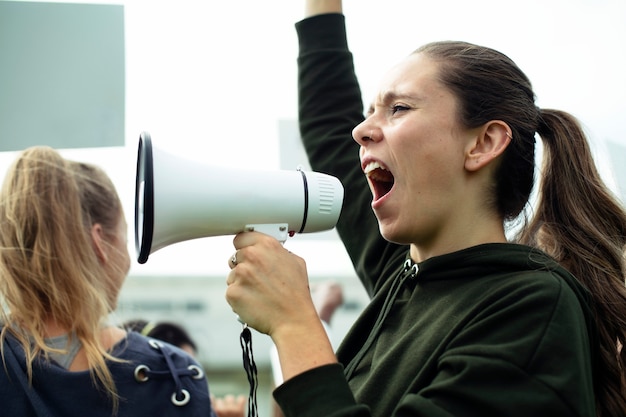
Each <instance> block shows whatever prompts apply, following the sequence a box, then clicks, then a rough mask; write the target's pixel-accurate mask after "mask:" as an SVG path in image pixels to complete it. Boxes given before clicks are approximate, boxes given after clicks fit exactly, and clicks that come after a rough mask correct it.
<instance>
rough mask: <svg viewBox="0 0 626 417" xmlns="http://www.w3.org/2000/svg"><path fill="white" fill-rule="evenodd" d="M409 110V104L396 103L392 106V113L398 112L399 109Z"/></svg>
mask: <svg viewBox="0 0 626 417" xmlns="http://www.w3.org/2000/svg"><path fill="white" fill-rule="evenodd" d="M407 110H409V108H408V107H407V106H403V105H401V104H396V105H395V106H392V107H391V113H392V114H396V113H397V112H399V111H407Z"/></svg>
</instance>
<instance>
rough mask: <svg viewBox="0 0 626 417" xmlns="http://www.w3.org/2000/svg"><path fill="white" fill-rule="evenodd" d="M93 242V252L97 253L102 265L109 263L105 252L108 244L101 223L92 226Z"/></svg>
mask: <svg viewBox="0 0 626 417" xmlns="http://www.w3.org/2000/svg"><path fill="white" fill-rule="evenodd" d="M91 241H92V243H93V250H94V251H95V252H96V256H97V257H98V260H99V261H100V262H101V263H104V262H106V261H107V252H106V250H105V246H106V242H105V241H104V231H103V230H102V225H101V224H100V223H94V224H93V226H91Z"/></svg>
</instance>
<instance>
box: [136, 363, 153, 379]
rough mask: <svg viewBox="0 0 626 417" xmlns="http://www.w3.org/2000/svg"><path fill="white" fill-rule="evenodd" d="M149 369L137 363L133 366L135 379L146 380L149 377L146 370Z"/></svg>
mask: <svg viewBox="0 0 626 417" xmlns="http://www.w3.org/2000/svg"><path fill="white" fill-rule="evenodd" d="M149 371H150V368H148V367H147V366H146V365H138V366H137V367H136V368H135V380H136V381H138V382H146V381H147V380H148V379H149V378H148V375H147V372H149Z"/></svg>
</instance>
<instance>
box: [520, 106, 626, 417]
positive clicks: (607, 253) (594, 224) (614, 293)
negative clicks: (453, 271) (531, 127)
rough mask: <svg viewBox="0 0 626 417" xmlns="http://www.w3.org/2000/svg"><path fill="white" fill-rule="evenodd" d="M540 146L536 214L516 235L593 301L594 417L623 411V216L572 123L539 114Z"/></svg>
mask: <svg viewBox="0 0 626 417" xmlns="http://www.w3.org/2000/svg"><path fill="white" fill-rule="evenodd" d="M537 133H538V134H539V135H540V136H541V138H542V140H543V143H544V157H543V166H542V177H541V179H540V187H539V193H538V194H539V199H538V202H537V206H536V209H535V210H536V211H535V215H534V216H533V218H532V220H531V221H530V223H529V224H528V226H527V227H526V228H525V230H523V231H522V232H521V234H520V236H519V240H520V242H521V243H525V244H528V245H531V246H535V247H538V248H540V249H542V250H544V251H545V252H547V253H548V254H550V255H551V256H553V257H554V258H556V260H557V261H558V262H559V263H561V264H562V265H563V266H565V267H566V268H567V269H568V270H569V271H570V272H571V273H572V274H573V275H574V276H575V277H576V278H577V279H578V280H579V281H580V282H581V283H582V284H583V285H584V286H586V287H587V289H588V290H589V292H590V293H591V296H592V298H593V305H594V308H595V314H594V316H595V322H596V326H597V331H598V338H599V351H598V354H599V363H598V364H597V367H596V369H594V380H595V381H594V386H595V389H596V404H598V416H609V415H611V416H613V415H622V414H623V413H624V410H626V377H625V374H626V369H625V368H624V367H625V364H626V350H625V351H621V352H620V351H619V350H620V349H618V346H621V345H623V344H624V341H625V340H626V286H625V282H624V276H625V272H626V269H625V264H624V249H625V245H626V213H625V212H624V209H623V208H622V206H621V204H620V203H619V202H618V200H617V199H616V198H615V197H614V196H613V194H612V193H611V191H610V190H609V189H608V188H607V187H606V185H605V184H604V183H603V181H602V179H601V177H600V175H599V173H598V171H597V169H596V166H595V164H594V161H593V157H592V154H591V150H590V148H589V144H588V142H587V140H586V137H585V134H584V133H583V130H582V128H581V126H580V125H579V123H578V121H577V120H576V119H575V118H574V117H573V116H572V115H570V114H568V113H565V112H562V111H558V110H541V111H540V118H539V125H538V129H537Z"/></svg>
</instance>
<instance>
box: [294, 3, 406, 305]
mask: <svg viewBox="0 0 626 417" xmlns="http://www.w3.org/2000/svg"><path fill="white" fill-rule="evenodd" d="M306 4H307V7H306V10H307V16H309V17H308V18H306V19H304V20H302V21H300V22H298V24H297V25H296V29H297V31H298V39H299V46H300V53H299V56H298V98H299V123H300V134H301V137H302V142H303V144H304V148H305V150H306V152H307V155H308V157H309V162H310V164H311V167H312V168H313V169H314V170H316V171H320V172H325V173H328V174H331V175H334V176H336V177H337V178H339V179H340V180H341V182H342V184H343V186H344V189H345V197H344V205H343V210H342V213H341V216H340V218H339V221H338V223H337V231H338V232H339V235H340V237H341V239H342V241H343V243H344V245H345V247H346V250H347V252H348V254H349V255H350V258H351V260H352V263H353V265H354V267H355V270H356V271H357V274H358V275H359V278H360V279H361V281H362V282H363V284H364V286H365V289H366V290H367V291H368V293H370V294H373V293H374V292H375V291H376V289H377V288H378V286H379V283H378V281H377V280H378V277H380V276H383V275H384V274H383V271H382V270H381V269H382V266H383V265H385V264H387V262H386V261H388V260H389V259H390V258H391V257H394V256H395V257H398V256H403V255H401V253H404V248H402V247H399V246H397V245H393V244H390V243H389V242H387V241H385V240H384V239H383V238H382V236H381V235H380V233H379V230H378V222H377V220H376V217H375V216H374V213H373V212H372V209H371V201H372V194H371V192H370V190H369V186H368V184H367V181H366V179H365V176H364V174H363V172H362V171H361V167H360V161H359V145H358V144H357V143H356V142H355V141H354V140H353V139H352V129H353V128H354V127H355V126H356V125H358V124H359V123H361V122H362V121H363V118H364V116H363V98H362V95H361V90H360V87H359V83H358V80H357V78H356V74H355V71H354V65H353V58H352V53H351V52H350V50H349V49H348V43H347V36H346V29H345V20H344V16H343V15H342V14H340V12H341V1H339V0H308V1H307V2H306Z"/></svg>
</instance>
